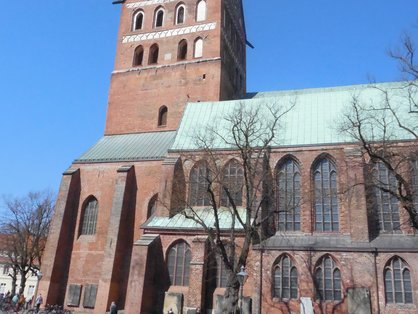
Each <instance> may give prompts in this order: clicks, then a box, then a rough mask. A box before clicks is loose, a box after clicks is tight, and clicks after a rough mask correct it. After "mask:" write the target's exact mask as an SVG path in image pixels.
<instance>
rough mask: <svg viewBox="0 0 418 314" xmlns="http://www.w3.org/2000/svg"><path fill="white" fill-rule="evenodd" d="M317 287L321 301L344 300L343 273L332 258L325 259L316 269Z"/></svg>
mask: <svg viewBox="0 0 418 314" xmlns="http://www.w3.org/2000/svg"><path fill="white" fill-rule="evenodd" d="M315 287H316V297H317V299H319V300H327V301H328V300H329V301H340V300H342V293H341V291H342V289H341V272H340V270H339V268H338V267H337V266H336V264H335V262H334V260H333V259H332V258H331V257H330V256H325V257H323V258H322V259H321V261H320V263H319V264H318V266H317V267H316V268H315Z"/></svg>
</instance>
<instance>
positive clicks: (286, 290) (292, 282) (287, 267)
mask: <svg viewBox="0 0 418 314" xmlns="http://www.w3.org/2000/svg"><path fill="white" fill-rule="evenodd" d="M273 297H275V298H280V299H297V298H298V271H297V269H296V267H295V266H294V265H293V263H292V260H291V259H290V257H289V256H287V255H283V256H282V257H281V258H280V259H279V260H277V261H276V263H275V264H274V267H273Z"/></svg>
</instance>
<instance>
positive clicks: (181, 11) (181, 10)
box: [176, 4, 186, 24]
mask: <svg viewBox="0 0 418 314" xmlns="http://www.w3.org/2000/svg"><path fill="white" fill-rule="evenodd" d="M185 16H186V7H185V5H184V4H180V5H179V6H177V9H176V24H183V23H184V19H185Z"/></svg>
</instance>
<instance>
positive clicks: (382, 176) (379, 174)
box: [372, 162, 400, 232]
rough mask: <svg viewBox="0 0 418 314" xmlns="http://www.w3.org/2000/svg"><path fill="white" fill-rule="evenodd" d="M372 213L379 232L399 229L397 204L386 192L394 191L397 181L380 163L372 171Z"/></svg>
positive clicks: (395, 199)
mask: <svg viewBox="0 0 418 314" xmlns="http://www.w3.org/2000/svg"><path fill="white" fill-rule="evenodd" d="M372 177H373V189H374V197H375V199H374V202H373V204H374V207H375V209H374V212H375V213H376V214H377V220H378V222H379V229H380V231H381V232H393V231H394V230H399V228H400V217H399V204H398V200H397V198H396V197H395V196H393V195H391V194H390V193H389V192H386V191H385V189H386V190H391V191H396V190H397V181H396V178H395V175H394V174H393V172H391V171H389V169H388V168H387V167H386V166H385V165H384V164H383V163H381V162H378V163H376V164H375V165H374V169H373V176H372Z"/></svg>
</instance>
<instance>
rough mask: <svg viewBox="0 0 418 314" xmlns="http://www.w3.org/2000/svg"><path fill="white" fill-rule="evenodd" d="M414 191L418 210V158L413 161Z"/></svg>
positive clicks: (417, 209)
mask: <svg viewBox="0 0 418 314" xmlns="http://www.w3.org/2000/svg"><path fill="white" fill-rule="evenodd" d="M412 191H413V193H414V205H415V210H416V211H417V212H418V160H414V161H413V162H412Z"/></svg>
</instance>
